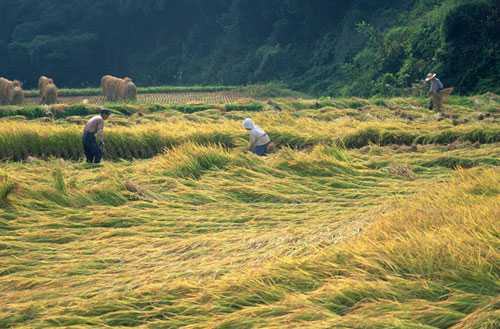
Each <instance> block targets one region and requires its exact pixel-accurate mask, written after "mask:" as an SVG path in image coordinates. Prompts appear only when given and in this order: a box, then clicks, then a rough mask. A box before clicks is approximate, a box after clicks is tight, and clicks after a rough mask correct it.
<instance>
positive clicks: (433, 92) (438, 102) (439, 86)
mask: <svg viewBox="0 0 500 329" xmlns="http://www.w3.org/2000/svg"><path fill="white" fill-rule="evenodd" d="M436 76H437V74H436V73H429V74H427V77H426V78H425V82H430V83H431V88H430V90H429V96H430V97H431V101H430V103H429V110H433V109H435V110H437V111H441V106H442V102H443V99H442V96H441V90H443V89H444V86H443V83H442V82H441V81H440V80H439V79H438V78H437V77H436Z"/></svg>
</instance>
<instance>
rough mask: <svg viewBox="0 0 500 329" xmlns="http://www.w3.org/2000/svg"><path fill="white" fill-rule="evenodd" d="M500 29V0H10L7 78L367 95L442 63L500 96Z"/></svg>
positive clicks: (0, 21)
mask: <svg viewBox="0 0 500 329" xmlns="http://www.w3.org/2000/svg"><path fill="white" fill-rule="evenodd" d="M498 26H500V10H499V4H498V1H496V0H403V1H390V0H378V1H373V0H336V1H331V0H315V1H301V0H272V1H270V0H211V1H200V0H154V1H115V0H100V1H95V0H84V1H82V0H68V1H62V2H61V1H54V0H15V1H14V0H3V1H1V2H0V62H1V63H2V72H1V75H2V76H7V77H10V78H11V79H19V80H22V81H23V82H24V83H25V85H26V86H28V87H29V88H33V87H34V86H35V84H36V81H37V79H38V77H39V76H40V75H48V76H50V77H53V78H54V79H55V81H56V83H57V84H58V86H64V87H82V86H83V87H96V86H97V85H98V84H99V81H100V78H101V76H102V75H104V74H113V75H117V76H120V77H123V76H131V77H133V78H134V81H136V82H137V83H138V84H139V85H159V84H177V85H189V84H222V85H228V84H230V85H241V84H248V83H256V82H263V81H282V82H284V83H285V84H288V85H289V86H291V87H292V88H294V89H298V90H301V91H306V92H310V93H313V94H319V95H325V94H328V95H335V96H338V95H342V96H348V95H354V96H363V97H367V96H371V95H386V96H395V95H400V94H406V92H407V91H408V90H413V89H412V88H414V87H415V84H416V83H417V82H418V81H420V80H422V79H423V78H424V77H425V75H426V74H427V73H428V72H429V71H437V72H438V73H439V74H440V77H441V78H442V79H443V82H444V83H445V85H448V86H454V87H456V90H457V91H458V92H459V93H461V94H470V93H484V92H487V91H492V92H498V91H499V89H498V88H499V85H498V81H499V80H500V66H499V64H498V63H500V34H499V33H498ZM417 89H418V88H417Z"/></svg>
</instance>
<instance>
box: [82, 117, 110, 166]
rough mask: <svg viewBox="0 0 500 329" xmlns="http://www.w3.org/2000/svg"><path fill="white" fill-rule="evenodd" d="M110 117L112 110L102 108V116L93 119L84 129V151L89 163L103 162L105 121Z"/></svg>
mask: <svg viewBox="0 0 500 329" xmlns="http://www.w3.org/2000/svg"><path fill="white" fill-rule="evenodd" d="M110 115H111V110H108V109H105V108H102V109H101V111H100V114H99V115H96V116H94V117H92V118H91V119H90V120H89V121H88V122H87V124H86V125H85V128H84V129H83V151H84V152H85V157H86V158H87V162H88V163H96V164H97V163H100V162H101V159H102V153H103V148H104V121H106V120H107V119H108V118H109V116H110ZM96 136H97V138H96ZM97 140H99V143H97Z"/></svg>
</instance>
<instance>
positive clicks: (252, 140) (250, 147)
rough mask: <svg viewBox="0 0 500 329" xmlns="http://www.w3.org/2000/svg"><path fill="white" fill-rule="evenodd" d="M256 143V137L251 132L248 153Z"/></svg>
mask: <svg viewBox="0 0 500 329" xmlns="http://www.w3.org/2000/svg"><path fill="white" fill-rule="evenodd" d="M256 142H257V137H256V136H255V134H254V133H253V132H250V146H249V149H250V151H253V150H254V149H255V143H256Z"/></svg>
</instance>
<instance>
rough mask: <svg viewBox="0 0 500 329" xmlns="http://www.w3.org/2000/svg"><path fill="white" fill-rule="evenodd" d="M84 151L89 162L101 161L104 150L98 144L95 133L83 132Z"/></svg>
mask: <svg viewBox="0 0 500 329" xmlns="http://www.w3.org/2000/svg"><path fill="white" fill-rule="evenodd" d="M83 152H85V157H86V158H87V162H88V163H100V162H101V159H102V150H101V148H100V147H99V145H98V144H97V140H96V138H95V134H91V133H83Z"/></svg>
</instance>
